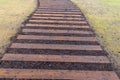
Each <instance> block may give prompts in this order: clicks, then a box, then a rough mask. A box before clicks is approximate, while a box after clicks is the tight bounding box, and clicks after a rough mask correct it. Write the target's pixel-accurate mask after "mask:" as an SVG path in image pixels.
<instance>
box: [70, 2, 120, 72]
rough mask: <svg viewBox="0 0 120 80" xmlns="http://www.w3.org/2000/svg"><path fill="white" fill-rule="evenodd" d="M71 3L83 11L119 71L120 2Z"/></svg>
mask: <svg viewBox="0 0 120 80" xmlns="http://www.w3.org/2000/svg"><path fill="white" fill-rule="evenodd" d="M72 1H73V2H74V3H75V4H76V5H77V6H79V7H80V9H81V10H82V11H83V13H84V14H85V16H86V18H87V19H88V21H89V23H90V24H91V25H92V27H93V29H94V30H95V32H96V34H97V35H98V39H99V40H100V42H101V43H102V44H103V46H104V47H105V48H106V50H107V51H108V52H109V53H110V57H111V59H112V61H114V63H115V65H116V66H118V69H119V70H120V61H119V60H120V0H72Z"/></svg>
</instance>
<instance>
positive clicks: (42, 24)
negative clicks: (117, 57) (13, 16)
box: [0, 0, 119, 80]
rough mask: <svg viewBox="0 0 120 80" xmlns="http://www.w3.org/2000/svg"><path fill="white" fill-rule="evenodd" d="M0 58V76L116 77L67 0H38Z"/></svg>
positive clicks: (48, 79) (7, 79)
mask: <svg viewBox="0 0 120 80" xmlns="http://www.w3.org/2000/svg"><path fill="white" fill-rule="evenodd" d="M38 3H39V4H38V8H37V9H36V10H35V12H34V13H33V14H32V15H30V17H29V19H28V20H27V21H25V25H24V27H22V28H21V30H20V31H19V33H18V34H17V36H16V37H15V39H14V40H13V42H12V44H11V45H10V47H9V48H8V49H7V51H6V54H5V55H4V56H3V58H2V60H1V66H0V80H119V78H118V76H117V74H116V72H115V71H114V70H113V67H112V64H111V62H110V60H109V59H108V57H107V55H108V54H107V53H106V52H105V51H104V50H103V48H102V47H101V45H100V44H99V42H98V40H97V39H96V35H95V33H94V32H93V30H92V28H91V27H90V25H89V24H88V22H87V21H86V19H85V17H84V15H83V14H82V12H81V11H80V10H79V8H78V7H76V6H75V5H74V4H73V3H72V2H71V1H70V0H39V1H38Z"/></svg>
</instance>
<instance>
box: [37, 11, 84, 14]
mask: <svg viewBox="0 0 120 80" xmlns="http://www.w3.org/2000/svg"><path fill="white" fill-rule="evenodd" d="M35 13H37V14H38V13H39V14H64V15H65V14H66V15H68V14H69V15H81V14H82V13H81V12H41V11H35Z"/></svg>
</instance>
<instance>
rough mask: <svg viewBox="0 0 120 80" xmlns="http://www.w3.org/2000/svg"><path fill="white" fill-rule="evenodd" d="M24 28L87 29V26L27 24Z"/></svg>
mask: <svg viewBox="0 0 120 80" xmlns="http://www.w3.org/2000/svg"><path fill="white" fill-rule="evenodd" d="M25 26H28V27H29V26H30V27H56V28H84V29H88V28H90V27H89V26H80V25H58V24H31V23H27V24H25Z"/></svg>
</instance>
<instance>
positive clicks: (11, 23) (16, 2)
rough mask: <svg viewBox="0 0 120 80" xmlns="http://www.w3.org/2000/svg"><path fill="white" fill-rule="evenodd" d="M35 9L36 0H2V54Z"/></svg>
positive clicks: (0, 40)
mask: <svg viewBox="0 0 120 80" xmlns="http://www.w3.org/2000/svg"><path fill="white" fill-rule="evenodd" d="M35 7H36V0H0V53H4V50H5V48H6V46H7V45H8V44H9V43H10V38H11V37H12V36H14V35H15V33H16V32H17V30H18V29H19V28H20V26H21V23H22V22H23V21H24V20H25V19H26V17H27V16H28V15H29V14H30V13H31V12H32V11H33V10H34V9H35Z"/></svg>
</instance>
